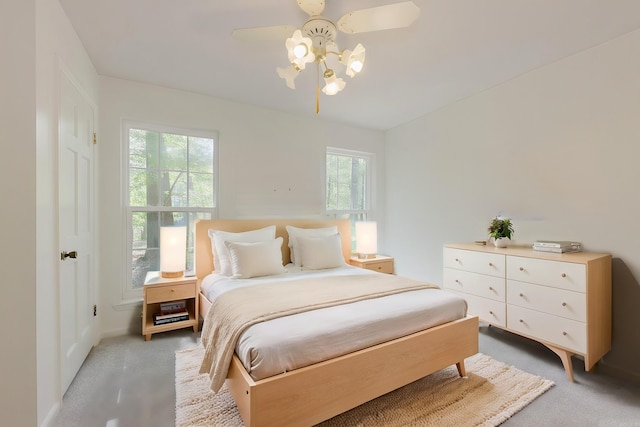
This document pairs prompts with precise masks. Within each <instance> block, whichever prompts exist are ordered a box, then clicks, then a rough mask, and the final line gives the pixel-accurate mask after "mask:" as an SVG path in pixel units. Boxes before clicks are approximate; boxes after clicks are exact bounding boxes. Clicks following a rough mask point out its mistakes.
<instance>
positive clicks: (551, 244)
mask: <svg viewBox="0 0 640 427" xmlns="http://www.w3.org/2000/svg"><path fill="white" fill-rule="evenodd" d="M533 250H534V251H541V252H553V253H557V254H563V253H567V252H580V251H581V250H582V244H581V243H579V242H569V241H555V240H536V241H535V242H533Z"/></svg>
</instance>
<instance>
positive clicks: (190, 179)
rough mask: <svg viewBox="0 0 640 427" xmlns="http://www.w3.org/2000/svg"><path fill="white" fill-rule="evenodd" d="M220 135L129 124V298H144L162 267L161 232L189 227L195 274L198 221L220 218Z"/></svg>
mask: <svg viewBox="0 0 640 427" xmlns="http://www.w3.org/2000/svg"><path fill="white" fill-rule="evenodd" d="M216 137H217V136H216V135H215V133H212V132H198V131H190V130H185V129H172V128H166V127H160V126H155V125H148V124H141V123H125V126H124V140H125V141H127V150H126V156H127V158H126V165H127V169H126V170H127V175H126V179H125V185H126V188H125V191H124V195H125V203H124V204H125V206H126V210H127V212H126V215H127V226H128V227H127V229H128V233H127V250H126V254H127V255H126V256H127V263H126V265H127V278H126V281H125V282H126V289H125V292H124V298H125V299H129V298H134V297H138V296H140V294H141V289H142V285H143V283H144V278H145V276H146V274H147V272H148V271H157V270H159V268H160V249H159V248H160V227H161V226H166V225H184V226H186V227H187V247H186V248H185V250H186V251H187V265H186V266H185V269H186V270H192V269H193V260H194V257H193V245H194V242H193V237H194V236H193V222H194V220H195V219H197V218H203V219H211V218H215V215H216V199H217V194H216V193H217V191H216V188H217V181H218V179H217V169H218V168H217V156H216Z"/></svg>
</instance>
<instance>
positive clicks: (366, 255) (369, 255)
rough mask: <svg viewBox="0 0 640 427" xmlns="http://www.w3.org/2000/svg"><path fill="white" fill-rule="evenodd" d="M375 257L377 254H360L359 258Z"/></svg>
mask: <svg viewBox="0 0 640 427" xmlns="http://www.w3.org/2000/svg"><path fill="white" fill-rule="evenodd" d="M375 257H376V254H358V259H372V258H375Z"/></svg>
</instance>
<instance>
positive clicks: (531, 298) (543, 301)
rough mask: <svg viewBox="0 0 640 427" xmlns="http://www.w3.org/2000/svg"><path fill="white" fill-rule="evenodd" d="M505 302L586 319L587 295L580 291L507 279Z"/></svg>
mask: <svg viewBox="0 0 640 427" xmlns="http://www.w3.org/2000/svg"><path fill="white" fill-rule="evenodd" d="M507 303H509V304H513V305H517V306H519V307H524V308H529V309H531V310H536V311H541V312H543V313H548V314H553V315H556V316H561V317H565V318H567V319H572V320H577V321H579V322H586V321H587V295H586V294H583V293H581V292H573V291H567V290H565V289H558V288H550V287H547V286H542V285H535V284H532V283H525V282H517V281H515V280H508V281H507Z"/></svg>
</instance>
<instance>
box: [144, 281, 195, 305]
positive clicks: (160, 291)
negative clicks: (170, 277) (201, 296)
mask: <svg viewBox="0 0 640 427" xmlns="http://www.w3.org/2000/svg"><path fill="white" fill-rule="evenodd" d="M146 291H147V303H148V304H153V303H156V302H164V301H172V300H177V299H184V298H194V297H195V296H196V284H195V283H188V284H180V285H170V286H162V287H154V288H150V289H147V290H146Z"/></svg>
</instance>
